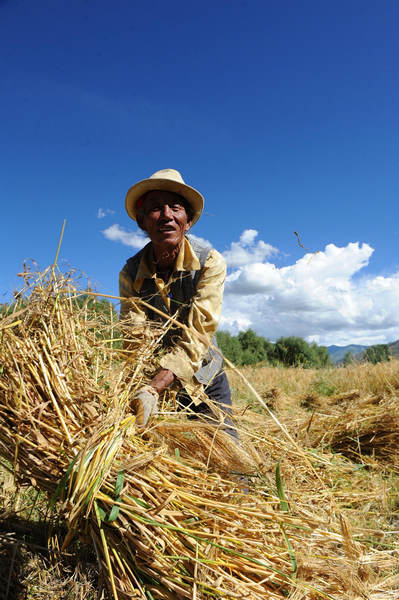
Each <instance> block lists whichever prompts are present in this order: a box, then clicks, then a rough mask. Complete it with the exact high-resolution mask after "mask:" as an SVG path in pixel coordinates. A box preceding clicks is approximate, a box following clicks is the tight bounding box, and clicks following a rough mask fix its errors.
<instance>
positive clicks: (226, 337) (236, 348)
mask: <svg viewBox="0 0 399 600" xmlns="http://www.w3.org/2000/svg"><path fill="white" fill-rule="evenodd" d="M216 339H217V342H218V346H219V348H220V350H221V351H222V352H223V354H224V356H225V357H226V358H228V359H229V360H230V361H231V362H232V363H234V364H235V365H240V364H242V348H241V344H240V342H239V341H238V339H237V337H235V336H233V335H230V333H228V332H227V331H217V332H216Z"/></svg>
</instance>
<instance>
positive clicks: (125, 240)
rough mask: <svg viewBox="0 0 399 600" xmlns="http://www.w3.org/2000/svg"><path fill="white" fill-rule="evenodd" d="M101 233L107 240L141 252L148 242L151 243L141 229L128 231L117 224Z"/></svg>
mask: <svg viewBox="0 0 399 600" xmlns="http://www.w3.org/2000/svg"><path fill="white" fill-rule="evenodd" d="M101 233H102V234H103V235H104V237H106V238H107V240H111V241H112V242H121V244H124V245H125V246H130V247H131V248H137V250H140V249H141V248H142V247H143V246H145V244H147V242H149V239H148V237H147V236H146V234H145V233H144V231H142V230H141V229H138V230H137V231H127V230H126V229H123V227H121V226H120V225H118V224H117V223H115V224H114V225H111V226H110V227H108V228H107V229H104V230H103V231H102V232H101Z"/></svg>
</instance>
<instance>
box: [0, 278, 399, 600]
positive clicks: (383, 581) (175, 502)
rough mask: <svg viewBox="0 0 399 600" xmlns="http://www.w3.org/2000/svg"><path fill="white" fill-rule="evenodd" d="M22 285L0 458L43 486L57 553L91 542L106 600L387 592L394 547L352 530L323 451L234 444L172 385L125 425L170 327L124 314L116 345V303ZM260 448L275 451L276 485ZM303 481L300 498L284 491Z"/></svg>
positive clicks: (2, 402) (1, 337) (287, 441)
mask: <svg viewBox="0 0 399 600" xmlns="http://www.w3.org/2000/svg"><path fill="white" fill-rule="evenodd" d="M28 279H29V275H28V274H26V280H27V281H28ZM28 283H29V294H28V295H26V296H25V297H24V296H22V297H21V299H20V300H19V301H18V303H17V304H16V305H15V306H14V307H13V309H12V311H11V312H10V314H7V315H5V316H3V317H2V318H1V320H0V370H1V374H0V453H1V456H2V457H3V459H4V460H6V461H8V463H9V464H10V465H12V469H13V471H14V473H15V476H16V477H17V478H18V480H19V481H20V482H22V483H29V484H32V485H34V486H35V487H37V488H38V489H40V490H44V491H45V492H47V493H48V497H49V501H50V502H51V505H52V507H53V509H54V511H56V512H57V513H58V514H59V515H60V516H62V517H63V518H64V519H65V521H66V523H67V527H68V532H67V535H66V537H65V539H64V541H63V548H66V547H67V545H68V543H69V542H70V541H71V540H72V539H74V538H76V537H81V539H82V540H85V541H86V542H87V543H91V544H93V546H94V548H95V551H96V554H97V557H98V562H99V566H100V568H101V569H102V571H103V573H104V574H106V580H107V583H108V586H109V589H110V592H111V594H112V595H113V597H114V599H115V600H116V599H117V598H119V599H120V600H123V599H127V598H143V599H144V598H146V599H148V600H152V599H162V600H164V599H165V600H166V599H172V598H173V599H183V598H189V599H197V600H199V599H205V598H223V599H236V598H247V599H251V600H258V599H262V600H263V599H279V598H286V597H287V596H288V597H291V598H295V599H297V600H301V599H303V600H305V599H313V598H314V599H316V598H346V599H348V598H353V599H355V598H365V597H369V598H375V599H377V598H391V597H392V596H391V591H392V589H394V586H396V585H397V580H396V579H395V578H394V577H392V572H393V568H394V565H395V563H396V560H397V555H395V553H394V552H393V551H392V550H387V551H381V550H379V551H377V550H373V549H372V548H370V547H369V546H367V545H364V544H362V543H361V542H360V541H359V540H356V539H355V538H354V537H353V535H352V533H351V529H350V526H349V524H348V522H347V520H346V519H345V518H344V517H343V515H342V514H340V512H339V510H338V509H337V505H336V502H335V500H334V497H333V495H332V494H331V493H329V491H328V489H327V487H326V486H325V485H324V483H323V482H322V480H321V477H320V475H319V474H318V471H319V470H320V465H322V463H323V458H322V457H321V458H317V457H314V455H308V454H307V452H306V451H305V450H303V449H302V448H300V447H299V446H298V444H297V443H296V442H295V441H294V440H293V438H292V437H291V436H290V435H285V436H283V437H284V439H283V440H282V439H279V440H277V439H276V440H274V439H273V438H272V437H270V436H267V435H266V434H265V435H260V434H259V433H258V434H256V435H255V434H254V435H252V436H251V432H250V431H247V432H245V431H242V432H241V439H242V444H241V446H237V445H236V444H235V442H234V440H233V439H232V438H231V437H230V436H228V435H227V434H225V433H224V432H223V431H221V430H219V429H218V427H212V426H210V425H207V424H202V423H199V422H197V423H193V422H192V421H187V420H186V419H185V417H184V416H183V415H182V414H177V413H176V412H175V409H174V403H173V402H174V398H173V393H170V394H168V395H165V397H164V398H163V404H162V407H161V412H160V414H159V416H158V417H157V419H155V420H154V421H153V422H152V424H151V426H150V427H149V428H148V429H147V430H146V431H145V432H144V433H143V432H140V431H137V430H136V427H135V418H134V416H133V415H131V414H130V413H129V401H128V399H129V396H130V395H131V393H132V391H133V390H134V389H135V388H136V387H137V386H139V385H141V384H142V382H146V381H148V376H149V375H150V373H151V372H152V370H153V368H154V361H155V360H156V358H155V355H156V352H157V351H158V350H159V341H160V338H161V337H162V335H163V334H164V332H165V327H169V326H170V325H171V323H170V322H169V323H166V325H165V327H164V328H161V329H159V328H157V329H155V328H154V330H151V329H145V330H144V329H139V330H137V329H135V328H134V325H133V323H130V324H129V323H128V322H126V323H125V325H124V327H125V328H126V330H127V331H128V332H129V336H130V340H131V344H130V350H129V351H128V352H126V351H123V350H121V348H120V338H121V332H120V330H117V328H116V326H117V325H118V323H117V322H116V320H115V319H114V317H113V313H112V311H110V313H108V314H106V313H104V312H101V311H100V310H99V306H100V307H101V306H103V305H101V304H98V303H96V302H95V301H93V300H90V299H89V297H88V296H86V297H85V299H82V298H81V299H79V297H78V294H77V293H76V290H75V291H74V290H73V288H72V282H71V281H70V280H69V279H68V277H65V276H62V275H60V274H58V275H57V274H56V270H55V268H54V267H53V268H51V269H48V270H47V271H46V272H44V273H42V274H40V276H39V277H38V278H36V279H35V282H33V281H29V282H28ZM65 290H69V292H68V293H65ZM118 326H119V325H118ZM239 425H240V423H239V422H238V426H239ZM266 454H269V455H270V456H273V457H279V459H281V458H282V461H281V460H275V461H274V465H273V471H274V470H275V477H276V479H275V481H274V475H273V478H272V477H271V470H270V469H269V465H267V464H266V461H264V460H263V456H265V455H266ZM310 456H313V457H312V458H310ZM260 457H262V458H260ZM285 469H286V471H285ZM291 471H294V472H295V474H296V479H297V485H298V488H297V489H296V490H292V491H291V490H290V489H287V486H286V485H285V484H284V477H285V473H288V472H291ZM243 474H245V479H244V480H243V479H242V475H243ZM293 481H294V478H292V477H290V485H291V484H292V483H293ZM301 482H302V485H303V489H304V490H310V489H311V488H312V486H313V491H312V495H311V497H310V496H309V501H308V499H307V496H306V493H307V492H306V493H305V494H304V495H302V497H301V498H300V499H298V501H294V500H293V499H292V498H294V497H295V496H299V494H298V491H299V489H300V486H301ZM315 486H318V487H319V488H320V495H319V497H318V496H317V493H315V490H314V487H315ZM293 492H296V493H293Z"/></svg>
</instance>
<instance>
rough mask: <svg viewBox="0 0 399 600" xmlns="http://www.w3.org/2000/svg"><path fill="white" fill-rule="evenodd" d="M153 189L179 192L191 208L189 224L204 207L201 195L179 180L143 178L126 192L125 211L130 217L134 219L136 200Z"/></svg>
mask: <svg viewBox="0 0 399 600" xmlns="http://www.w3.org/2000/svg"><path fill="white" fill-rule="evenodd" d="M154 190H162V191H166V192H174V193H175V194H180V196H183V198H185V200H187V202H188V203H189V204H190V206H191V208H192V209H193V212H194V216H193V220H192V221H191V224H192V225H194V223H196V222H197V221H198V219H199V218H200V216H201V213H202V210H203V208H204V198H203V197H202V195H201V194H200V193H199V192H198V191H197V190H196V189H194V188H192V187H191V186H189V185H187V184H185V183H180V182H179V181H172V180H171V179H158V178H153V179H143V180H142V181H139V182H138V183H135V184H134V185H133V186H132V187H131V188H130V189H129V191H128V193H127V194H126V200H125V206H126V212H127V214H128V215H129V217H130V218H131V219H134V221H136V220H137V219H136V205H137V200H138V199H139V198H140V197H141V196H142V195H143V194H145V193H146V192H151V191H154Z"/></svg>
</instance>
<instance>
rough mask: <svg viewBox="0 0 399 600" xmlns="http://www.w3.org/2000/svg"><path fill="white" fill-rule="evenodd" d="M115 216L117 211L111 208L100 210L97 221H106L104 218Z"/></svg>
mask: <svg viewBox="0 0 399 600" xmlns="http://www.w3.org/2000/svg"><path fill="white" fill-rule="evenodd" d="M113 214H115V211H114V210H111V209H110V208H99V209H98V211H97V219H104V217H108V216H110V215H113Z"/></svg>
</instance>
